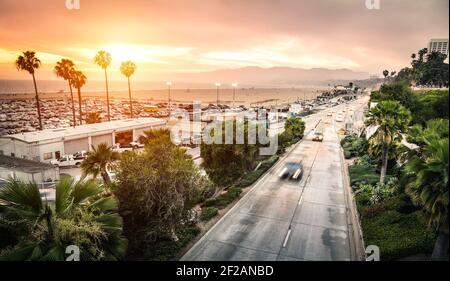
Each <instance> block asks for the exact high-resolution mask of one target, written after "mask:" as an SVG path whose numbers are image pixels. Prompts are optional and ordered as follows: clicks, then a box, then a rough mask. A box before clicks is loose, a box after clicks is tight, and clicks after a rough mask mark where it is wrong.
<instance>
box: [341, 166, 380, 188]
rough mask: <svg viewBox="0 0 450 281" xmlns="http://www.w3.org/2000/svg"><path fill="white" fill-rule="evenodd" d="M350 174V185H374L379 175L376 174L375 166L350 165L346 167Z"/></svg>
mask: <svg viewBox="0 0 450 281" xmlns="http://www.w3.org/2000/svg"><path fill="white" fill-rule="evenodd" d="M348 172H349V174H350V184H351V185H352V186H354V185H359V184H376V183H377V182H378V181H379V180H380V175H379V174H378V173H377V172H376V166H372V165H370V166H367V165H352V166H349V167H348Z"/></svg>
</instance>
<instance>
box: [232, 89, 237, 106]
mask: <svg viewBox="0 0 450 281" xmlns="http://www.w3.org/2000/svg"><path fill="white" fill-rule="evenodd" d="M231 86H232V87H233V108H234V102H235V100H236V87H237V84H236V83H233V84H231Z"/></svg>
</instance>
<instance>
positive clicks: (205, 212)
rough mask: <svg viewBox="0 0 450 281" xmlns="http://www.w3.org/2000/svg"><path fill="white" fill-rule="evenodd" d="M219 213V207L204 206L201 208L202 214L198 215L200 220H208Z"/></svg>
mask: <svg viewBox="0 0 450 281" xmlns="http://www.w3.org/2000/svg"><path fill="white" fill-rule="evenodd" d="M218 213H219V209H217V208H215V207H205V208H202V214H201V215H200V219H201V220H202V221H209V220H210V219H212V218H213V217H215V216H217V214H218Z"/></svg>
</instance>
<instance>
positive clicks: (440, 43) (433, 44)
mask: <svg viewBox="0 0 450 281" xmlns="http://www.w3.org/2000/svg"><path fill="white" fill-rule="evenodd" d="M431 52H439V53H442V54H445V55H447V58H448V38H447V39H431V40H430V42H429V43H428V53H429V54H430V53H431Z"/></svg>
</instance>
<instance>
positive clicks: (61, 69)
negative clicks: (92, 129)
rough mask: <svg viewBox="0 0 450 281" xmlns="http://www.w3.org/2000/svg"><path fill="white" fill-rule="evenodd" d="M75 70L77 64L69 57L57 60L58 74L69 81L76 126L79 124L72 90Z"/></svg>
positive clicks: (74, 124)
mask: <svg viewBox="0 0 450 281" xmlns="http://www.w3.org/2000/svg"><path fill="white" fill-rule="evenodd" d="M74 71H75V64H74V63H73V61H71V60H69V59H62V60H61V61H59V62H57V63H56V65H55V68H54V72H55V74H56V76H57V77H62V78H64V80H66V81H67V82H68V83H69V89H70V97H71V99H72V114H73V126H74V127H75V126H76V125H77V120H76V118H75V104H74V101H73V91H72V75H73V72H74Z"/></svg>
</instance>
